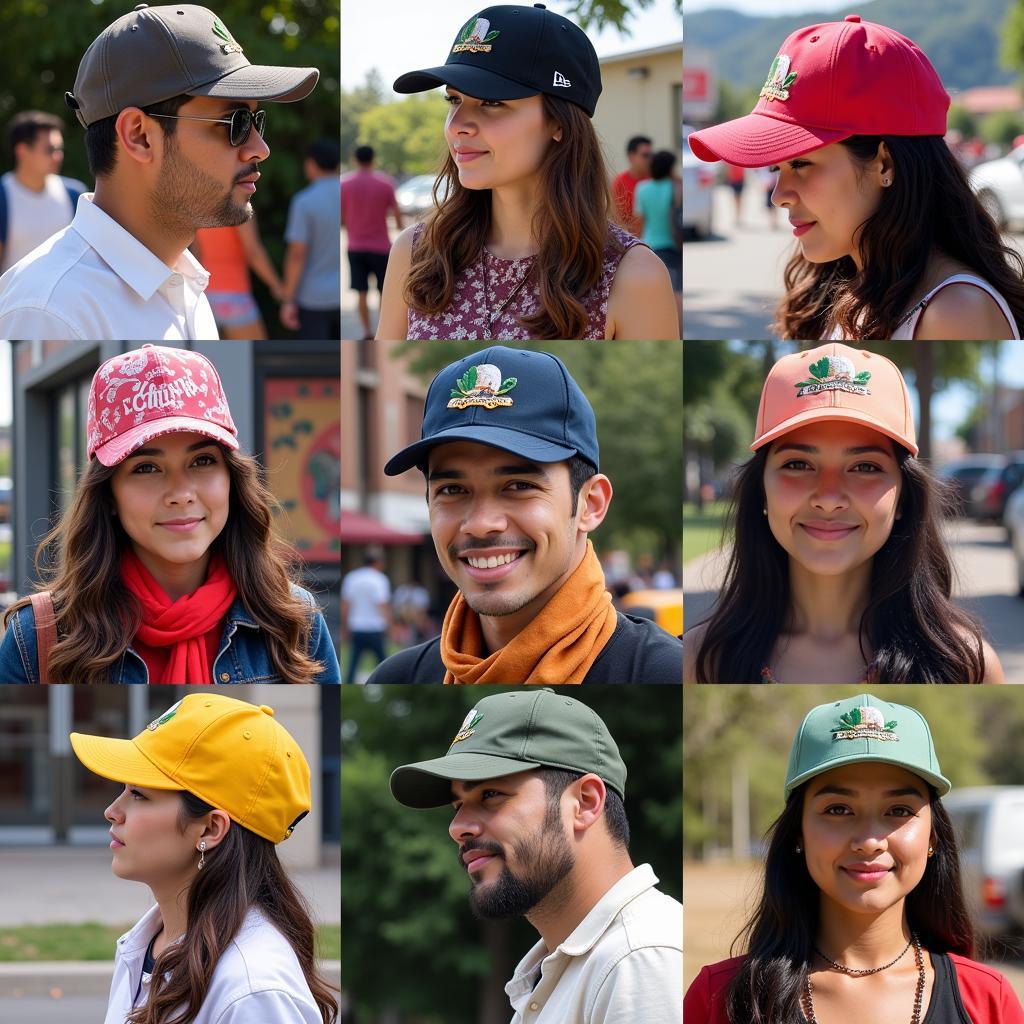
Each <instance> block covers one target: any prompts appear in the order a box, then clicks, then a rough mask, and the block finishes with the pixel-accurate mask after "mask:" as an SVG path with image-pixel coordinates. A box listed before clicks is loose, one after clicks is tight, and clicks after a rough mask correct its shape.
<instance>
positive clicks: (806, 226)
mask: <svg viewBox="0 0 1024 1024" xmlns="http://www.w3.org/2000/svg"><path fill="white" fill-rule="evenodd" d="M789 223H790V225H791V226H792V228H793V234H794V235H796V237H797V238H799V237H800V236H801V235H806V234H807V232H808V231H810V230H811V228H813V227H814V225H815V224H817V223H818V222H817V221H816V220H791V221H790V222H789Z"/></svg>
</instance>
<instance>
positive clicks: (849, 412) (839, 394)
mask: <svg viewBox="0 0 1024 1024" xmlns="http://www.w3.org/2000/svg"><path fill="white" fill-rule="evenodd" d="M818 420H845V421H847V422H849V423H863V424H864V425H865V426H868V427H872V428H873V429H874V430H877V431H879V432H881V433H883V434H885V435H886V436H887V437H891V438H892V439H893V440H894V441H896V442H898V443H899V444H901V445H903V447H904V448H906V449H907V450H908V451H909V452H910V454H911V455H917V436H916V434H915V431H914V417H913V414H912V412H911V409H910V394H909V393H908V391H907V384H906V381H904V379H903V374H902V373H900V371H899V367H898V366H897V365H896V364H895V363H894V362H893V361H892V360H891V359H887V358H886V357H885V356H883V355H879V354H878V353H877V352H866V351H864V350H861V349H855V348H850V347H849V346H848V345H840V344H838V343H836V342H833V343H831V344H828V345H821V346H820V347H818V348H813V349H810V350H808V351H806V352H794V353H793V354H792V355H788V356H783V357H782V358H781V359H780V360H779V361H778V362H777V363H776V364H775V365H774V366H773V367H772V368H771V370H770V371H769V373H768V379H767V380H766V381H765V382H764V388H763V390H762V391H761V404H760V406H759V407H758V410H757V426H756V428H755V431H754V443H753V444H752V445H751V446H750V450H751V451H752V452H756V451H757V449H758V448H761V447H762V446H763V445H766V444H768V443H769V442H770V441H774V440H775V439H776V438H777V437H781V436H782V435H783V434H786V433H788V432H789V431H790V430H795V429H796V428H797V427H802V426H804V424H806V423H815V422H817V421H818Z"/></svg>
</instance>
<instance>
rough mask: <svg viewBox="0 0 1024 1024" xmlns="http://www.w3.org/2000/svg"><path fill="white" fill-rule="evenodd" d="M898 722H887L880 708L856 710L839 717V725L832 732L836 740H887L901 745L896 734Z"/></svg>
mask: <svg viewBox="0 0 1024 1024" xmlns="http://www.w3.org/2000/svg"><path fill="white" fill-rule="evenodd" d="M895 728H896V722H895V721H891V722H887V721H886V720H885V718H884V716H883V715H882V712H881V711H879V710H878V708H869V707H864V708H854V709H853V710H852V711H847V712H846V714H845V715H840V716H839V724H838V725H837V726H836V727H835V728H834V729H833V730H832V739H834V740H885V741H887V742H892V743H899V741H900V738H899V736H897V735H896V733H895V731H894V730H895Z"/></svg>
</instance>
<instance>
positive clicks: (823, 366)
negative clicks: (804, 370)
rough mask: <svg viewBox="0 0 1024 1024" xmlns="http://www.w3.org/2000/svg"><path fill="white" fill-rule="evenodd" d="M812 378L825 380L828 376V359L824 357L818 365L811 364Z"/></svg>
mask: <svg viewBox="0 0 1024 1024" xmlns="http://www.w3.org/2000/svg"><path fill="white" fill-rule="evenodd" d="M810 369H811V376H812V377H817V378H818V380H824V379H825V378H826V377H827V376H828V357H827V356H822V358H821V359H819V360H818V361H817V362H816V363H811V367H810Z"/></svg>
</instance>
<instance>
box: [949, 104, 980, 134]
mask: <svg viewBox="0 0 1024 1024" xmlns="http://www.w3.org/2000/svg"><path fill="white" fill-rule="evenodd" d="M947 124H948V125H949V130H950V131H958V132H960V134H961V135H963V137H964V138H965V139H973V138H975V137H976V136H977V134H978V123H977V121H976V120H975V117H974V115H973V114H972V113H971V112H970V111H969V110H967V108H966V107H961V106H959V105H958V104H956V103H954V104H953V105H952V106H951V107H950V108H949V117H948V119H947Z"/></svg>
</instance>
